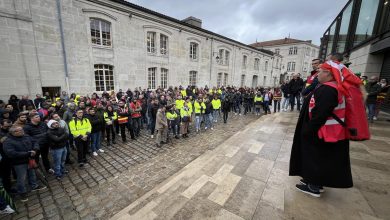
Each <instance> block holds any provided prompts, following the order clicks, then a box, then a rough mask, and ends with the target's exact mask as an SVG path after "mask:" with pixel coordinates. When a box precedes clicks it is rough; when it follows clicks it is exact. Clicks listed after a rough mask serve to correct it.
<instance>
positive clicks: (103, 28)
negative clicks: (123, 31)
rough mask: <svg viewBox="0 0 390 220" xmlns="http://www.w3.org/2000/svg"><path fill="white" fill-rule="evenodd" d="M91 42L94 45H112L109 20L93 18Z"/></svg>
mask: <svg viewBox="0 0 390 220" xmlns="http://www.w3.org/2000/svg"><path fill="white" fill-rule="evenodd" d="M90 26H91V42H92V44H94V45H100V46H111V41H112V39H111V24H110V23H109V22H107V21H104V20H101V19H96V18H91V21H90Z"/></svg>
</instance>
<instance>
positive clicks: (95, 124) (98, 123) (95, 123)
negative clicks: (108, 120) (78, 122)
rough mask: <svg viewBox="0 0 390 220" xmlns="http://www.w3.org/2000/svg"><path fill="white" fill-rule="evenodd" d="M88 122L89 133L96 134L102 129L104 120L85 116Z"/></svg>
mask: <svg viewBox="0 0 390 220" xmlns="http://www.w3.org/2000/svg"><path fill="white" fill-rule="evenodd" d="M87 118H88V120H89V122H91V126H92V130H91V133H96V132H99V131H101V130H102V129H103V128H104V120H103V121H102V120H101V118H100V117H99V116H98V115H96V114H95V115H87Z"/></svg>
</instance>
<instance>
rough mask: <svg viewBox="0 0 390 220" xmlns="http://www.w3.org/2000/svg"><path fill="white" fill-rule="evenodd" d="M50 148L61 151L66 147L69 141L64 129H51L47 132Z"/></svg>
mask: <svg viewBox="0 0 390 220" xmlns="http://www.w3.org/2000/svg"><path fill="white" fill-rule="evenodd" d="M47 137H48V139H49V143H50V144H49V146H50V148H51V149H60V148H63V147H65V145H66V141H67V140H68V134H67V133H66V132H65V130H64V129H63V128H56V129H49V130H48V131H47Z"/></svg>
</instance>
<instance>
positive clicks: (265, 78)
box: [263, 76, 267, 86]
mask: <svg viewBox="0 0 390 220" xmlns="http://www.w3.org/2000/svg"><path fill="white" fill-rule="evenodd" d="M266 82H267V76H264V81H263V86H265V83H266Z"/></svg>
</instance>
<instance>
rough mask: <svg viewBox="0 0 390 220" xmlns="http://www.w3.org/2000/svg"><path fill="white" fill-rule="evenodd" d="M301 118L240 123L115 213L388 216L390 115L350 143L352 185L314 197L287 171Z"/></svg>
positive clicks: (239, 218)
mask: <svg viewBox="0 0 390 220" xmlns="http://www.w3.org/2000/svg"><path fill="white" fill-rule="evenodd" d="M296 119H297V114H296V113H277V114H272V115H266V116H263V117H261V118H260V119H258V120H256V121H255V122H253V123H250V124H248V125H247V126H245V127H242V129H241V130H240V131H238V132H237V133H236V134H235V135H233V136H231V137H230V138H228V139H227V140H226V141H225V142H223V143H222V144H220V145H219V146H218V147H216V148H215V149H213V150H210V151H208V152H206V153H204V154H203V155H202V156H200V157H198V158H197V159H196V160H194V161H192V162H191V163H189V164H188V165H187V166H185V167H184V168H183V169H182V170H180V171H179V172H177V173H176V174H175V175H173V176H171V177H170V178H168V179H167V180H165V181H164V182H162V183H161V184H159V185H158V186H157V187H155V188H154V189H152V190H150V191H149V192H148V193H146V194H145V195H144V196H142V197H141V198H139V199H137V200H136V201H135V202H133V203H132V204H131V205H129V206H128V207H126V208H125V209H123V210H122V211H120V212H119V213H117V214H116V215H115V216H114V217H113V218H112V220H119V219H120V220H128V219H134V220H142V219H148V220H151V219H155V220H158V219H161V220H165V219H185V220H188V219H194V220H195V219H218V220H219V219H220V220H227V219H229V220H243V219H248V220H249V219H267V220H268V219H310V220H311V219H361V220H367V219H372V220H374V219H390V209H389V204H390V196H389V194H390V172H389V171H390V135H389V134H390V126H389V125H390V122H387V121H385V120H382V121H376V122H375V123H374V124H372V125H371V131H372V140H370V141H364V142H351V148H350V155H351V163H352V172H353V178H354V187H353V188H350V189H332V188H325V192H324V193H323V194H322V196H321V198H314V197H311V196H309V195H307V194H304V193H301V192H298V191H297V190H296V189H295V184H296V183H298V181H299V178H298V177H289V176H288V169H289V159H290V151H291V145H292V140H293V135H294V130H295V124H296ZM229 136H230V135H229Z"/></svg>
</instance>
